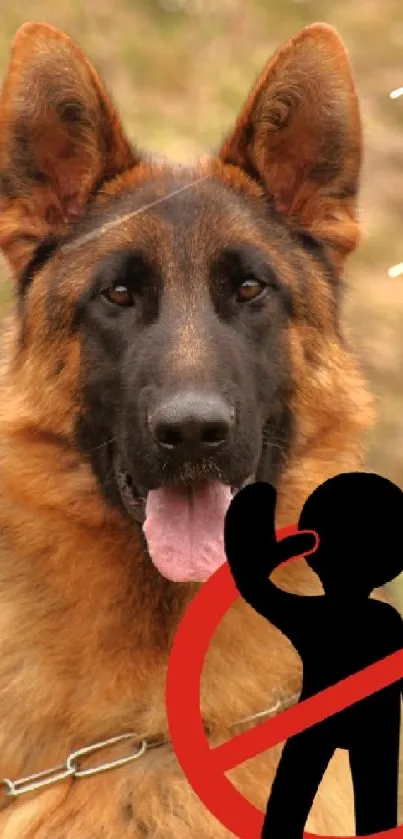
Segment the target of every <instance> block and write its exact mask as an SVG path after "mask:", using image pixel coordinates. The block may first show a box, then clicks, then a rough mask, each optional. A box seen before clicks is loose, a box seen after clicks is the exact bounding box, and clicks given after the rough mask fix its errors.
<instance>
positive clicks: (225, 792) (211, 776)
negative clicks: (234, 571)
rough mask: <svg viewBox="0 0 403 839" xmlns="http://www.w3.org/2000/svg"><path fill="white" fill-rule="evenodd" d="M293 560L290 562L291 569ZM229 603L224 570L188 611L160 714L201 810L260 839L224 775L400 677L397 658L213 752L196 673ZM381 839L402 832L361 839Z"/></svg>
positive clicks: (247, 806) (253, 815)
mask: <svg viewBox="0 0 403 839" xmlns="http://www.w3.org/2000/svg"><path fill="white" fill-rule="evenodd" d="M296 530H297V528H296V526H294V525H291V526H289V527H285V528H282V529H281V530H279V531H277V539H278V540H280V539H284V538H285V537H286V536H290V535H291V534H293V533H295V532H296ZM294 559H297V557H295V558H293V560H291V561H294ZM237 597H239V594H238V592H237V589H236V587H235V584H234V582H233V579H232V576H231V573H230V570H229V568H228V565H227V563H225V564H224V565H223V566H221V568H219V569H218V571H216V573H215V574H213V576H212V577H211V578H210V579H209V580H208V581H207V582H206V583H204V585H203V586H201V588H200V589H199V591H198V592H197V594H196V595H195V597H194V598H193V600H192V601H191V603H190V604H189V606H188V608H187V610H186V612H185V615H184V617H183V618H182V620H181V622H180V625H179V627H178V629H177V632H176V635H175V638H174V641H173V645H172V649H171V653H170V658H169V663H168V673H167V681H166V708H167V717H168V725H169V730H170V736H171V739H172V745H173V749H174V751H175V754H176V757H177V759H178V761H179V763H180V765H181V767H182V770H183V772H184V774H185V775H186V777H187V779H188V781H189V783H190V785H191V786H192V788H193V789H194V791H195V792H196V794H197V795H198V797H199V798H200V799H201V801H202V802H203V804H204V805H205V807H206V808H207V809H208V810H209V811H210V812H211V813H212V814H213V815H214V816H215V817H216V818H217V819H218V821H219V822H220V823H221V824H222V825H223V826H224V827H226V828H227V829H228V830H230V831H232V833H233V834H234V835H235V836H237V837H238V839H260V836H261V831H262V827H263V818H264V816H263V813H262V812H261V811H260V810H259V809H258V808H256V807H255V806H254V805H253V804H251V802H250V801H248V800H247V799H246V798H244V796H243V795H241V793H240V792H238V790H236V789H235V787H234V786H233V785H232V783H231V782H230V781H229V780H228V778H226V776H225V772H228V771H229V770H230V769H233V768H234V767H235V766H237V765H238V764H240V763H243V762H244V761H246V760H249V759H250V758H252V757H255V756H256V755H257V754H260V753H261V752H263V751H265V750H266V749H269V748H272V747H274V746H276V745H277V744H279V743H282V742H284V741H285V740H287V739H288V737H291V736H293V735H294V734H297V733H299V732H301V731H303V730H305V729H306V728H309V727H310V726H312V725H315V724H317V723H318V722H320V721H321V720H323V719H326V717H329V716H331V715H332V714H335V713H337V712H339V711H341V710H343V709H344V708H347V707H348V706H349V705H353V704H354V703H355V702H358V701H360V700H361V699H365V697H367V696H370V695H371V694H372V693H376V692H377V691H379V690H381V689H382V688H384V687H387V686H388V685H391V684H393V683H394V682H397V681H399V680H400V679H401V678H402V677H403V650H399V652H396V653H393V655H390V656H388V657H387V658H384V659H382V660H381V661H378V662H377V663H376V664H373V665H371V666H370V667H367V668H365V670H361V672H360V673H357V674H355V675H354V676H350V677H349V678H348V679H344V680H343V681H342V682H338V683H337V684H336V685H334V686H332V687H331V688H328V689H327V690H325V691H322V692H321V693H320V694H317V695H316V696H313V697H311V698H310V699H308V700H306V701H304V702H301V703H299V704H297V705H295V706H294V707H292V708H289V709H288V710H286V711H283V712H282V713H280V714H278V716H276V717H273V718H272V719H269V720H266V721H265V722H261V723H259V724H257V725H256V726H255V727H254V728H252V729H250V730H249V731H246V732H243V733H242V734H239V735H237V736H236V737H234V738H232V739H231V740H227V741H226V742H225V743H223V744H221V745H220V746H216V747H214V748H213V747H211V746H210V744H209V742H208V739H207V736H206V733H205V730H204V726H203V721H202V717H201V713H200V681H201V673H202V670H203V665H204V661H205V658H206V654H207V651H208V647H209V644H210V642H211V639H212V636H213V634H214V631H215V630H216V628H217V626H218V624H219V623H220V621H221V620H222V618H223V617H224V615H225V614H226V612H227V611H228V609H229V608H230V606H231V605H232V604H233V602H234V601H235V600H236V599H237ZM262 780H263V783H264V779H262ZM383 837H384V839H386V837H387V839H403V825H402V826H400V827H397V828H394V829H393V830H388V831H383V832H382V833H376V834H373V836H372V837H367V839H383ZM304 839H317V835H316V834H312V833H307V832H305V833H304ZM321 839H336V837H334V836H333V837H330V836H329V837H323V836H322V837H321ZM339 839H355V837H339Z"/></svg>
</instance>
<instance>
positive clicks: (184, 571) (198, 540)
mask: <svg viewBox="0 0 403 839" xmlns="http://www.w3.org/2000/svg"><path fill="white" fill-rule="evenodd" d="M231 497H232V494H231V489H230V487H228V486H225V485H224V484H220V483H218V482H211V483H209V484H207V485H206V486H205V487H202V488H200V489H197V490H191V491H190V490H189V491H182V490H179V489H171V488H166V489H156V490H152V491H151V492H149V493H148V496H147V504H146V520H145V522H144V524H143V531H144V535H145V537H146V539H147V543H148V550H149V553H150V556H151V559H152V561H153V563H154V565H155V566H156V567H157V568H158V570H159V571H160V573H161V574H163V576H164V577H168V579H169V580H174V582H177V583H180V582H198V583H202V582H204V581H205V580H207V579H208V578H209V577H210V576H211V574H213V573H214V571H216V570H217V568H219V567H220V565H222V564H223V562H225V559H226V557H225V552H224V517H225V513H226V511H227V509H228V507H229V504H230V501H231Z"/></svg>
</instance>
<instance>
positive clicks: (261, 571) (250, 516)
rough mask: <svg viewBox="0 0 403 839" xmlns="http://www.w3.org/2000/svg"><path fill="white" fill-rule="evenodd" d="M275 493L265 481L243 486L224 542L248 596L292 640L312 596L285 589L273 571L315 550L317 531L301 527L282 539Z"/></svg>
mask: <svg viewBox="0 0 403 839" xmlns="http://www.w3.org/2000/svg"><path fill="white" fill-rule="evenodd" d="M276 498H277V493H276V490H275V489H274V488H273V487H272V486H271V485H270V484H266V483H263V482H256V483H254V484H250V485H249V486H246V487H244V489H242V490H240V492H239V493H238V494H237V495H236V496H235V497H234V498H233V499H232V501H231V504H230V506H229V509H228V511H227V514H226V517H225V525H224V546H225V552H226V555H227V560H228V564H229V567H230V570H231V574H232V576H233V578H234V582H235V585H236V587H237V589H238V591H239V593H240V594H241V596H242V597H243V599H244V600H246V602H247V603H249V604H250V605H251V606H252V607H253V608H254V609H255V611H256V612H259V614H261V615H263V617H265V618H266V619H267V620H269V621H270V622H271V623H274V624H275V625H276V626H277V627H278V628H279V629H280V630H281V632H284V634H285V635H288V637H290V640H292V635H293V627H294V626H295V621H296V619H298V615H297V614H296V612H300V611H301V609H304V607H305V602H306V600H309V599H310V598H306V597H304V596H299V595H295V594H289V593H288V592H285V591H283V590H282V589H280V588H278V586H276V585H275V584H274V583H273V582H272V581H271V580H270V579H269V575H270V574H271V573H272V571H274V569H275V568H277V567H278V566H279V565H281V563H283V562H285V561H286V560H288V559H291V558H292V557H296V556H306V555H307V554H309V553H312V552H313V551H315V550H316V548H317V536H316V534H315V533H314V532H313V531H300V532H299V533H297V534H295V535H293V536H288V537H287V538H286V539H282V540H281V541H280V542H278V541H277V539H276V530H275V512H276ZM304 601H305V602H304Z"/></svg>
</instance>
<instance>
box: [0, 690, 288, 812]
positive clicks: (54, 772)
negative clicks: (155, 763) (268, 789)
mask: <svg viewBox="0 0 403 839" xmlns="http://www.w3.org/2000/svg"><path fill="white" fill-rule="evenodd" d="M297 699H298V693H296V694H293V695H292V696H289V697H287V699H279V700H278V701H277V702H276V703H275V704H274V705H272V706H271V707H270V708H266V709H264V710H263V711H258V712H257V713H255V714H251V715H250V716H249V717H244V718H243V719H241V720H238V721H237V722H235V723H234V724H233V725H232V726H231V728H236V727H237V726H242V725H250V724H251V723H253V722H255V721H258V720H259V721H260V720H262V719H267V718H269V717H273V716H275V715H276V714H277V713H278V712H279V711H280V710H285V709H286V708H289V707H290V706H291V705H293V704H295V702H296V701H297ZM130 740H132V741H134V744H135V749H134V751H133V752H132V753H131V754H129V755H126V757H120V758H117V759H116V760H112V761H108V762H106V763H100V764H98V766H93V767H90V768H88V769H85V768H84V767H83V765H82V760H83V759H84V758H86V757H88V756H89V755H92V754H94V753H96V752H99V751H102V750H103V749H106V748H108V746H116V745H118V744H120V743H124V742H127V741H130ZM169 742H170V741H169V740H168V739H167V738H161V739H160V740H145V739H139V738H138V735H136V734H134V733H132V732H129V733H128V734H120V735H118V736H117V737H110V738H109V739H108V740H101V741H100V742H99V743H93V744H92V745H91V746H84V748H82V749H76V750H75V751H74V752H71V753H70V754H69V755H68V757H67V759H66V761H65V762H64V763H62V764H60V765H59V766H54V767H53V768H52V769H45V770H44V771H43V772H37V773H36V774H35V775H27V776H26V777H25V778H19V779H18V780H17V781H12V780H10V778H3V779H2V780H0V792H1V791H3V792H4V793H5V800H3V802H2V804H0V809H2V807H4V806H5V804H7V803H9V802H10V801H11V800H12V799H14V798H17V797H18V796H19V795H24V794H25V793H28V792H34V791H35V790H38V789H42V788H43V787H47V786H50V785H51V784H56V783H59V782H60V781H65V780H67V778H72V779H80V778H88V777H89V776H91V775H98V774H99V773H100V772H108V771H109V770H111V769H116V768H117V767H118V766H125V765H126V764H128V763H132V762H133V761H135V760H139V758H141V757H143V755H145V753H146V752H147V751H149V750H150V749H155V748H157V747H158V746H165V745H168V743H169Z"/></svg>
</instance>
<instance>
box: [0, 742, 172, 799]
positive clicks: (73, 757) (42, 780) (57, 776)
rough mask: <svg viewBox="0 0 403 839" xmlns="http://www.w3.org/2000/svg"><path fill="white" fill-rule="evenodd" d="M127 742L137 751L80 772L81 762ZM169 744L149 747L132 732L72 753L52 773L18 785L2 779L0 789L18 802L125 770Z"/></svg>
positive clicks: (41, 774)
mask: <svg viewBox="0 0 403 839" xmlns="http://www.w3.org/2000/svg"><path fill="white" fill-rule="evenodd" d="M128 740H134V741H135V743H136V748H135V751H134V752H133V753H132V754H129V755H127V756H126V757H121V758H117V759H116V760H112V761H109V762H107V763H101V764H99V765H98V766H93V767H91V768H89V769H84V768H81V759H82V758H84V757H87V756H88V755H91V754H94V752H99V751H101V750H102V749H106V748H108V746H115V745H117V744H119V743H123V742H125V741H128ZM166 742H168V741H167V740H160V741H156V742H150V743H148V742H147V740H140V742H139V740H138V737H137V735H136V734H134V733H132V732H130V733H129V734H121V735H119V736H118V737H110V738H109V740H102V741H101V742H99V743H93V745H91V746H85V747H84V748H82V749H77V750H76V751H74V752H71V753H70V754H69V756H68V757H67V759H66V761H65V763H62V764H60V765H59V766H54V767H53V768H52V769H46V770H45V771H44V772H37V773H36V774H35V775H27V776H26V777H25V778H19V779H18V780H17V781H11V780H10V778H3V779H2V780H1V781H0V789H1V788H3V790H4V791H5V793H6V796H7V798H16V797H17V796H19V795H23V794H24V793H27V792H34V791H35V790H38V789H42V787H46V786H49V785H50V784H56V783H58V782H59V781H65V780H66V779H67V778H85V777H88V776H90V775H98V774H99V773H100V772H108V771H109V770H110V769H115V768H116V767H118V766H124V765H125V764H127V763H131V762H132V761H134V760H138V759H139V758H140V757H142V756H143V755H144V754H145V752H146V751H147V749H149V748H155V747H156V746H157V745H163V744H164V743H166Z"/></svg>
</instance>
